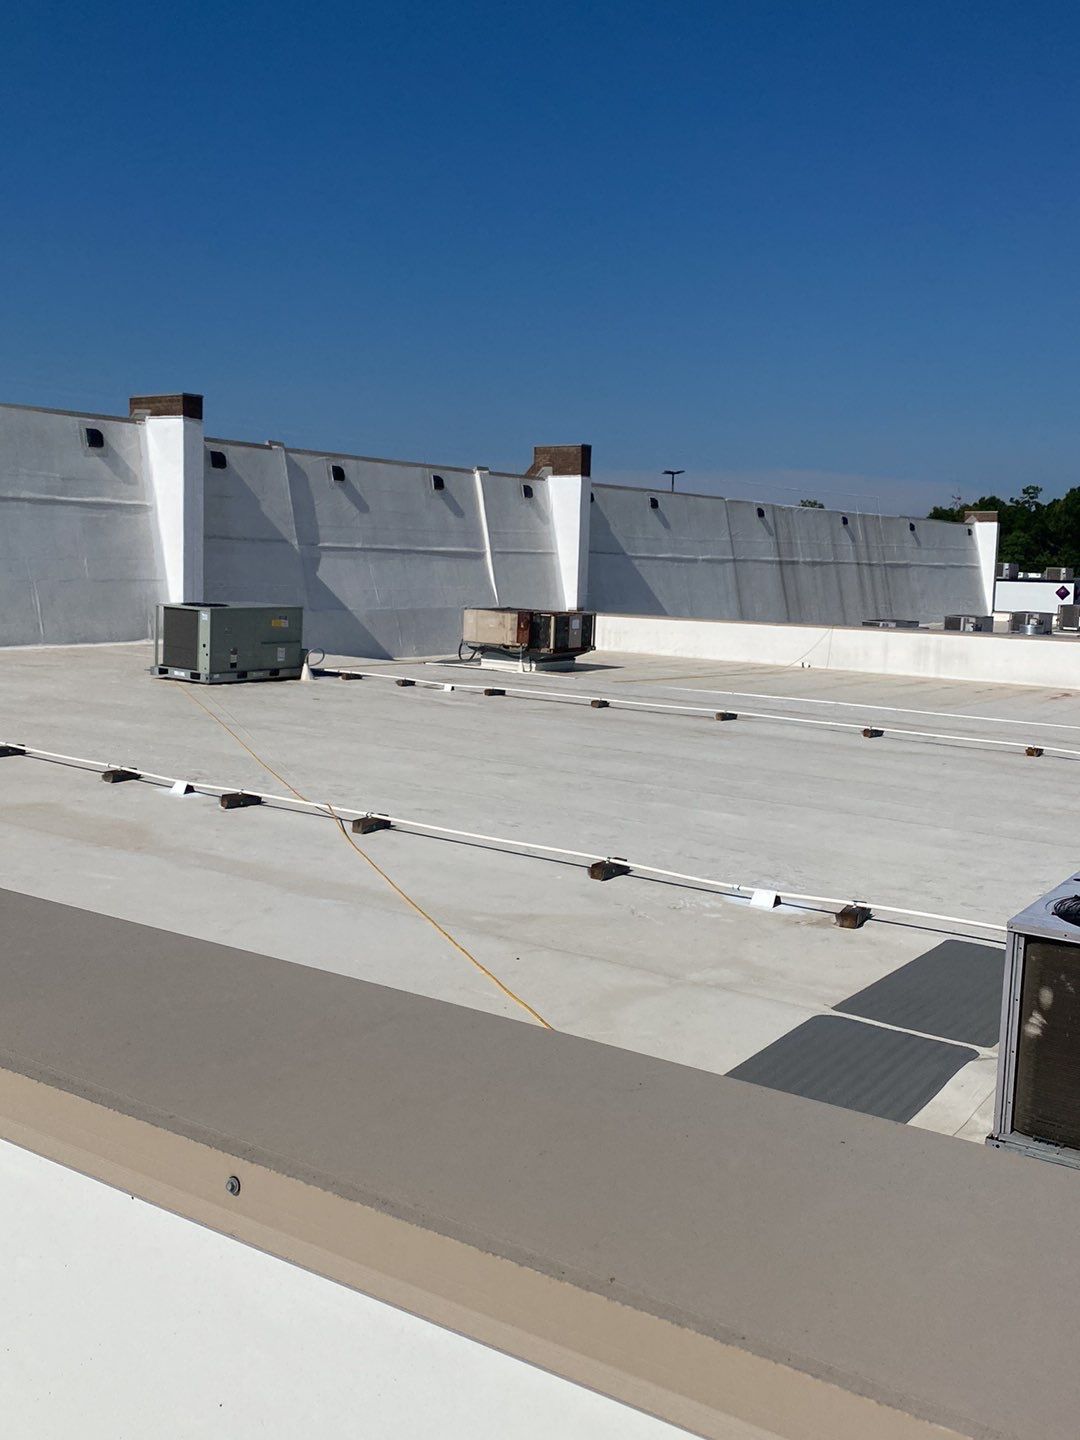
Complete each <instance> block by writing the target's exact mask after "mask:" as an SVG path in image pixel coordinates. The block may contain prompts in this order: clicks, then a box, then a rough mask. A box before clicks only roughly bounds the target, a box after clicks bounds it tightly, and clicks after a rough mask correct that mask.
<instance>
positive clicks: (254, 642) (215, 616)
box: [153, 604, 306, 685]
mask: <svg viewBox="0 0 1080 1440" xmlns="http://www.w3.org/2000/svg"><path fill="white" fill-rule="evenodd" d="M303 631H304V612H303V610H302V608H301V607H300V606H299V605H205V604H204V605H159V606H158V615H157V628H156V631H155V634H154V666H153V670H154V674H155V675H161V676H164V677H165V678H166V679H170V680H194V681H197V682H198V683H199V684H201V685H220V684H223V683H227V682H235V681H239V680H297V679H299V677H300V672H301V670H302V669H303V666H304V659H305V654H306V652H305V651H304V648H303V643H302V642H303V638H304V635H303Z"/></svg>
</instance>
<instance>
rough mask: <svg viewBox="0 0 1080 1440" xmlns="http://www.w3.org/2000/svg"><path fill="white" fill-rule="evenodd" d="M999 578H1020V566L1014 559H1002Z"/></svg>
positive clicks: (998, 568) (998, 571) (998, 570)
mask: <svg viewBox="0 0 1080 1440" xmlns="http://www.w3.org/2000/svg"><path fill="white" fill-rule="evenodd" d="M997 578H998V579H999V580H1018V579H1019V578H1020V566H1019V565H1017V564H1016V563H1015V562H1014V561H1002V563H1001V564H1000V565H999V566H998V567H997Z"/></svg>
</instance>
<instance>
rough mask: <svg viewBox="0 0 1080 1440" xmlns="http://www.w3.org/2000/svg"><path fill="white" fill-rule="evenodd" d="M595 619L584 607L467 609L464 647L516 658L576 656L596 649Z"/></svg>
mask: <svg viewBox="0 0 1080 1440" xmlns="http://www.w3.org/2000/svg"><path fill="white" fill-rule="evenodd" d="M595 621H596V616H595V615H593V614H590V613H589V612H588V611H584V610H511V609H500V610H466V611H465V613H464V616H463V618H462V627H461V643H462V649H463V650H464V649H465V648H466V647H467V648H468V649H470V650H472V651H473V653H474V655H475V654H478V655H480V656H481V657H483V656H487V655H490V654H494V655H496V656H499V655H501V656H503V657H504V658H506V657H510V658H512V659H514V660H515V661H523V660H530V661H533V662H536V661H541V662H543V661H553V660H554V661H558V660H564V661H565V660H573V659H576V657H577V656H578V655H584V654H586V653H587V652H588V651H589V650H591V649H593V629H594V625H595Z"/></svg>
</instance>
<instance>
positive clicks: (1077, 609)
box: [1058, 605, 1080, 630]
mask: <svg viewBox="0 0 1080 1440" xmlns="http://www.w3.org/2000/svg"><path fill="white" fill-rule="evenodd" d="M1058 629H1059V630H1080V605H1059V606H1058Z"/></svg>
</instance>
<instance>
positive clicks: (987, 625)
mask: <svg viewBox="0 0 1080 1440" xmlns="http://www.w3.org/2000/svg"><path fill="white" fill-rule="evenodd" d="M945 629H946V630H960V631H963V633H964V634H965V635H976V634H993V630H994V617H993V616H992V615H946V616H945Z"/></svg>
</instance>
